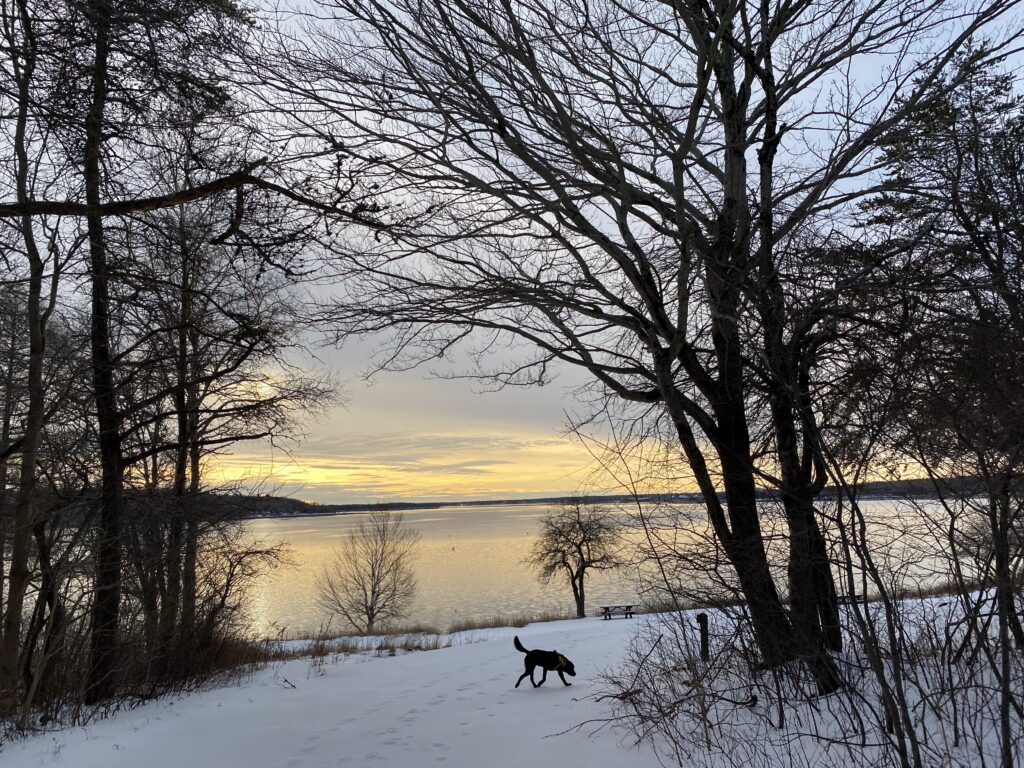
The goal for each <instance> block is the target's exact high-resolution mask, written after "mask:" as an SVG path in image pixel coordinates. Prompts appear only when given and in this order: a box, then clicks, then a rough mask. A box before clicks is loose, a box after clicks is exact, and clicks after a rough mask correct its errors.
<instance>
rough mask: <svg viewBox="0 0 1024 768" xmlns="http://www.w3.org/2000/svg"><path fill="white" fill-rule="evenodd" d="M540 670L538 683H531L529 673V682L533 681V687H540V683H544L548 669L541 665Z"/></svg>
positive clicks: (531, 677)
mask: <svg viewBox="0 0 1024 768" xmlns="http://www.w3.org/2000/svg"><path fill="white" fill-rule="evenodd" d="M540 671H541V675H540V682H539V683H533V675H530V682H531V683H533V687H534V688H540V687H541V686H542V685H544V681H545V680H547V679H548V670H547V668H546V667H541V668H540Z"/></svg>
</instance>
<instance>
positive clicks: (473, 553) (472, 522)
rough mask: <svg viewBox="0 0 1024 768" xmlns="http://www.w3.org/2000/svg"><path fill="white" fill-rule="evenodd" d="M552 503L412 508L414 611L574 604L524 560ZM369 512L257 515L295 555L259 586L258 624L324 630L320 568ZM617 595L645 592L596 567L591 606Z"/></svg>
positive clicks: (632, 598)
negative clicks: (318, 586) (415, 532)
mask: <svg viewBox="0 0 1024 768" xmlns="http://www.w3.org/2000/svg"><path fill="white" fill-rule="evenodd" d="M549 510H550V507H549V506H547V505H510V506H502V505H495V506H488V507H444V508H440V509H430V510H423V511H420V512H406V513H405V515H406V520H407V522H408V523H409V524H410V525H412V526H413V527H415V528H416V529H417V530H418V531H419V532H420V535H421V537H422V538H421V541H420V544H419V546H418V548H417V556H416V578H417V581H418V584H419V588H418V590H417V596H416V602H415V604H414V606H413V610H412V612H411V614H410V615H409V618H408V619H407V621H408V622H410V623H423V624H429V625H433V626H438V627H441V628H445V627H448V626H450V625H451V624H453V623H455V622H459V621H464V620H467V619H477V620H478V619H489V618H492V617H494V616H520V615H526V616H533V615H537V614H540V613H545V612H558V613H564V614H569V613H571V612H572V611H573V610H574V608H573V601H572V595H571V593H570V591H569V586H568V584H567V583H566V584H562V583H560V582H555V583H552V584H551V585H549V586H545V585H542V584H540V583H539V582H538V581H537V578H536V577H535V576H534V574H533V573H532V572H531V571H530V570H529V569H528V568H527V567H526V566H525V565H524V564H523V562H522V561H523V558H525V557H526V555H527V552H528V551H529V548H530V546H531V544H532V543H533V541H534V539H535V537H536V535H537V532H538V529H539V523H538V521H539V519H540V518H541V517H542V516H543V515H544V514H546V513H547V512H548V511H549ZM361 518H362V516H361V515H354V514H353V515H335V516H329V517H303V518H297V519H284V520H253V521H251V522H250V524H249V528H250V531H251V534H252V535H253V537H254V538H259V539H262V540H264V541H267V542H279V541H283V542H285V543H286V544H287V546H288V549H289V557H290V560H291V562H292V565H291V566H290V567H285V568H279V569H277V570H276V571H274V572H272V573H270V574H268V575H267V576H266V577H264V578H263V579H262V580H261V581H260V583H259V584H258V585H257V586H256V587H255V588H254V589H253V592H252V594H251V605H252V613H253V618H254V620H255V623H256V629H257V630H258V631H260V632H265V633H266V632H270V633H272V632H273V631H274V629H275V628H282V627H283V628H285V629H286V631H287V633H288V634H297V633H309V632H315V631H316V630H317V628H318V627H319V626H320V625H321V624H322V623H323V622H324V620H325V619H326V616H325V615H324V613H323V611H322V609H321V608H320V607H319V606H318V605H317V604H316V578H317V574H318V573H319V572H320V571H321V570H322V568H323V566H324V563H325V562H327V560H328V559H329V558H330V556H331V554H332V551H333V548H334V547H336V546H337V544H338V542H339V540H340V539H342V538H343V537H344V536H346V535H348V533H349V531H350V530H351V529H352V528H353V527H354V526H356V525H358V524H359V521H360V519H361ZM612 602H637V592H636V585H635V583H634V581H633V580H632V579H631V578H630V577H629V574H609V573H599V572H594V573H593V574H588V577H587V603H588V610H592V609H593V607H594V606H598V605H600V604H602V603H612Z"/></svg>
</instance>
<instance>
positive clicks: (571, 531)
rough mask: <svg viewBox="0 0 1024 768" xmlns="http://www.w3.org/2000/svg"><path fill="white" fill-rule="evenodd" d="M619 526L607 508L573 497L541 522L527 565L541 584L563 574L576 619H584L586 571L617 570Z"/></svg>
mask: <svg viewBox="0 0 1024 768" xmlns="http://www.w3.org/2000/svg"><path fill="white" fill-rule="evenodd" d="M621 533H622V525H621V524H620V523H619V521H618V520H616V519H615V517H614V516H613V515H612V512H611V510H610V509H608V508H607V507H599V506H594V505H593V504H587V503H586V501H585V500H584V499H582V498H574V499H572V500H571V501H570V502H569V503H568V504H564V505H563V506H562V508H561V509H560V510H558V511H554V512H551V513H549V514H548V515H547V516H546V517H544V519H543V520H542V521H541V533H540V537H539V538H538V539H537V542H536V544H534V547H533V551H532V552H531V553H530V556H529V557H528V558H527V560H526V562H527V563H529V564H530V566H531V567H532V568H534V570H536V571H537V574H538V575H539V576H540V579H541V580H542V581H545V582H548V581H551V580H552V579H553V578H554V577H555V576H557V575H558V574H565V575H566V576H568V578H569V585H570V586H571V587H572V596H573V599H574V600H575V601H576V617H577V618H581V619H582V618H583V617H584V616H586V600H587V593H586V585H585V579H586V575H587V571H588V570H594V571H606V570H611V569H613V568H618V567H619V566H620V565H621V564H622V563H621V561H620V559H619V557H618V552H617V550H618V546H617V545H618V543H619V538H620V536H621Z"/></svg>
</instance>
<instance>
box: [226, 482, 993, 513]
mask: <svg viewBox="0 0 1024 768" xmlns="http://www.w3.org/2000/svg"><path fill="white" fill-rule="evenodd" d="M947 482H948V483H953V484H955V485H958V486H959V487H961V488H962V489H964V490H970V488H971V487H972V486H974V485H978V480H977V479H971V478H957V479H954V480H948V481H947ZM978 487H979V490H980V485H979V486H978ZM835 490H836V489H835V488H827V489H826V490H825V494H824V495H825V496H826V497H827V496H831V495H835ZM857 491H858V493H859V494H860V495H861V496H862V497H871V498H903V497H910V496H912V497H914V498H918V499H926V498H931V497H934V496H935V486H934V484H933V482H932V481H931V480H929V479H928V478H921V479H917V480H879V481H875V482H870V483H860V484H859V485H858V486H857ZM758 495H759V496H760V497H761V498H764V499H774V498H778V497H779V493H778V491H776V490H773V489H764V488H763V489H760V490H759V493H758ZM224 498H225V500H226V501H229V508H231V509H233V510H235V512H236V513H237V514H238V516H239V517H291V516H295V515H343V514H348V513H351V512H373V511H377V510H387V511H390V512H401V511H415V510H426V509H440V508H442V507H490V506H497V505H502V506H505V505H511V504H548V505H559V504H568V503H569V502H571V501H572V500H573V499H574V498H576V497H574V496H571V495H569V496H545V497H543V498H536V499H482V500H473V501H421V502H414V501H380V502H368V503H361V504H320V503H318V502H315V501H302V500H300V499H293V498H288V497H284V496H262V495H261V496H243V495H232V496H225V497H224ZM585 498H586V501H587V502H588V503H591V504H629V503H636V501H638V500H639V501H640V502H643V503H647V504H654V503H676V504H700V503H702V502H701V495H700V494H699V493H650V494H644V495H641V496H639V497H634V496H630V495H627V494H608V495H604V496H589V495H588V496H586V497H585Z"/></svg>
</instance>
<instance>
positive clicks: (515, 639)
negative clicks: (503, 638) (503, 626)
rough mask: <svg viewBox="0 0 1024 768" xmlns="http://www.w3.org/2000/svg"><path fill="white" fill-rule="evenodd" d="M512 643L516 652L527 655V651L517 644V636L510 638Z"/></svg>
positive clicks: (520, 644)
mask: <svg viewBox="0 0 1024 768" xmlns="http://www.w3.org/2000/svg"><path fill="white" fill-rule="evenodd" d="M512 642H513V643H515V644H516V650H517V651H519V652H520V653H529V651H528V650H526V649H525V648H523V644H522V643H520V642H519V635H516V636H515V637H513V638H512Z"/></svg>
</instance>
